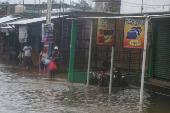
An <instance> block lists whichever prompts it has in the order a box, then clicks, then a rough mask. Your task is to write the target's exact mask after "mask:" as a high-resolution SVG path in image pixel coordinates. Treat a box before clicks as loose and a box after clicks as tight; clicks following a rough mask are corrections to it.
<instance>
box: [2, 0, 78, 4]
mask: <svg viewBox="0 0 170 113" xmlns="http://www.w3.org/2000/svg"><path fill="white" fill-rule="evenodd" d="M5 1H8V2H9V3H10V4H15V3H17V4H18V3H19V1H21V3H23V0H1V2H5ZM34 1H36V4H39V0H24V3H25V4H34ZM56 1H57V2H58V3H59V1H60V0H56ZM62 1H63V0H62ZM71 1H74V2H78V1H79V0H71ZM42 2H47V0H40V3H42ZM64 2H65V3H70V0H64Z"/></svg>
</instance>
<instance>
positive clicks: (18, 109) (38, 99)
mask: <svg viewBox="0 0 170 113" xmlns="http://www.w3.org/2000/svg"><path fill="white" fill-rule="evenodd" d="M20 67H21V66H20V65H19V64H15V65H14V64H13V65H12V64H9V63H5V62H2V61H0V90H1V91H0V113H46V112H47V113H138V103H139V88H135V87H129V88H126V89H120V88H113V94H112V96H111V97H109V96H108V88H100V87H93V86H90V87H88V88H87V87H85V86H84V84H77V83H68V82H67V76H65V75H58V76H56V78H55V79H53V80H50V79H49V77H48V76H42V75H40V74H38V69H37V68H32V69H30V70H26V69H21V68H20ZM142 113H170V97H169V96H163V95H160V94H156V93H152V92H149V91H145V92H144V111H143V112H142Z"/></svg>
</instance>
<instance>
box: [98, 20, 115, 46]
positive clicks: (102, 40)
mask: <svg viewBox="0 0 170 113" xmlns="http://www.w3.org/2000/svg"><path fill="white" fill-rule="evenodd" d="M114 37H115V20H110V19H98V28H97V40H96V43H97V44H98V45H114Z"/></svg>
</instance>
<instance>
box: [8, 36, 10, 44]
mask: <svg viewBox="0 0 170 113" xmlns="http://www.w3.org/2000/svg"><path fill="white" fill-rule="evenodd" d="M9 40H10V33H9V35H8V47H9Z"/></svg>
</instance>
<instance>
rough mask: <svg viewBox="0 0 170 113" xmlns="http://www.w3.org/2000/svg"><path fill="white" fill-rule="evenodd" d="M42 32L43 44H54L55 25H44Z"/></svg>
mask: <svg viewBox="0 0 170 113" xmlns="http://www.w3.org/2000/svg"><path fill="white" fill-rule="evenodd" d="M42 30H43V31H42V42H46V43H53V42H54V36H53V30H54V29H53V24H43V26H42Z"/></svg>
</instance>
